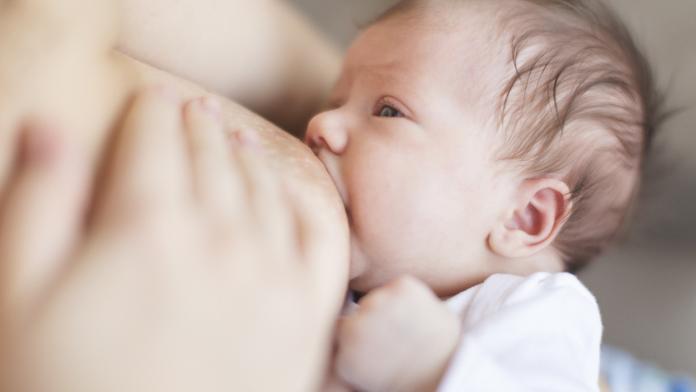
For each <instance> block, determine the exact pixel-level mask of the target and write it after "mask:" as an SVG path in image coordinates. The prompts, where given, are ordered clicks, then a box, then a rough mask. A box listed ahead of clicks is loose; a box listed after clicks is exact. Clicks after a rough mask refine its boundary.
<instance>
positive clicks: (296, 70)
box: [118, 0, 340, 134]
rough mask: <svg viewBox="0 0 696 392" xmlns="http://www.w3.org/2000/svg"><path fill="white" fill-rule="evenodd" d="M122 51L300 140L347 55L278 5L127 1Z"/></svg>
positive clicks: (227, 0) (263, 0) (270, 0)
mask: <svg viewBox="0 0 696 392" xmlns="http://www.w3.org/2000/svg"><path fill="white" fill-rule="evenodd" d="M122 4H123V29H122V31H121V34H120V36H119V40H118V48H119V49H120V50H122V51H123V52H124V53H126V54H128V55H129V56H132V57H134V58H136V59H138V60H140V61H142V62H145V63H148V64H150V65H153V66H155V67H157V68H159V69H162V70H165V71H167V72H170V73H172V74H175V75H179V76H181V77H183V78H186V79H189V80H191V81H193V82H196V83H198V84H200V85H201V86H203V87H205V88H207V89H209V90H211V91H214V92H216V93H218V94H221V95H223V96H226V97H228V98H231V99H234V100H236V101H238V102H240V103H241V104H243V105H245V106H247V107H249V108H251V109H252V110H254V111H256V112H257V113H260V114H261V115H262V116H264V117H266V118H268V119H270V120H271V121H273V122H274V123H276V124H279V125H280V126H281V127H283V128H285V129H286V130H290V131H291V132H293V133H295V134H299V133H301V132H303V131H304V127H305V125H306V122H307V120H308V119H309V117H310V116H311V115H312V114H313V113H314V112H316V111H317V109H318V108H319V106H320V105H321V104H322V102H323V100H324V98H325V96H326V95H327V94H328V91H329V89H330V88H331V85H332V84H333V82H334V79H335V77H336V76H337V74H338V71H339V67H340V58H339V52H338V50H337V49H336V47H335V46H334V45H332V43H331V42H329V41H328V40H327V39H326V38H325V37H323V36H322V35H321V34H320V33H319V32H318V31H317V30H316V29H315V28H313V26H312V25H311V24H310V23H309V22H308V21H307V20H305V19H304V18H303V16H302V15H300V14H299V13H298V12H297V11H296V10H295V9H293V7H292V6H290V5H289V4H287V2H284V1H278V0H255V1H248V0H223V1H221V0H179V1H172V0H150V1H147V2H143V1H141V0H124V1H123V2H122Z"/></svg>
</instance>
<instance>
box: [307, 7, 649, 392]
mask: <svg viewBox="0 0 696 392" xmlns="http://www.w3.org/2000/svg"><path fill="white" fill-rule="evenodd" d="M655 109H656V104H655V98H654V91H653V85H652V79H651V74H650V69H649V67H648V66H647V64H646V62H645V60H644V58H643V56H642V55H641V54H640V52H639V51H638V49H637V48H636V46H635V44H634V43H633V41H632V39H631V37H630V36H629V34H628V33H627V31H626V29H625V28H624V27H623V26H622V24H621V23H620V22H619V21H618V20H617V18H616V16H615V15H614V14H613V13H612V12H610V11H609V10H608V9H607V8H606V7H605V6H603V5H601V4H600V3H597V2H594V1H585V0H485V1H484V0H469V1H463V0H413V1H402V2H400V3H399V4H397V5H396V6H394V7H393V8H391V9H390V10H389V11H387V12H386V13H385V14H384V15H383V16H381V17H380V18H379V19H378V20H377V21H376V22H375V23H373V24H372V25H371V26H369V27H368V28H367V29H366V30H365V31H364V32H363V33H362V34H361V35H360V36H359V37H358V38H357V40H356V41H355V42H354V43H353V45H352V47H351V48H350V50H349V52H348V55H347V58H346V60H345V63H344V67H343V71H342V75H341V77H340V80H339V81H338V83H337V85H336V87H335V90H334V92H333V98H332V100H331V108H330V110H328V111H325V112H323V113H321V114H319V115H317V116H316V117H315V118H314V119H313V120H312V121H311V122H310V124H309V126H308V130H307V134H306V142H307V143H308V144H309V145H310V146H311V147H312V149H313V150H314V152H315V153H316V154H317V156H318V157H319V158H320V160H321V161H322V162H323V163H324V165H325V167H326V169H327V171H328V172H329V174H330V176H331V177H332V178H333V180H334V183H335V185H336V187H337V189H338V190H339V193H340V194H341V196H342V198H343V201H344V204H345V207H346V212H347V214H348V216H349V221H350V225H351V264H352V267H351V268H352V271H351V272H352V275H351V277H352V280H351V282H350V286H351V289H352V290H354V291H355V292H356V293H358V297H359V296H360V295H362V298H361V299H360V300H359V303H358V305H357V306H354V308H355V309H354V310H353V311H352V312H349V313H348V315H346V316H345V317H344V319H343V320H342V321H341V323H340V327H339V332H338V337H337V340H338V353H337V357H336V365H335V370H336V373H337V374H338V376H339V377H340V378H342V379H343V380H344V381H345V382H347V383H348V384H350V385H351V386H352V387H353V388H356V389H358V390H361V391H362V390H364V391H423V390H435V389H438V390H441V391H513V390H530V391H531V390H534V391H541V390H544V391H595V390H598V366H599V363H598V362H599V344H600V340H601V329H602V326H601V320H600V315H599V311H598V308H597V305H596V302H595V300H594V298H593V296H592V295H591V294H590V293H589V292H588V291H587V290H586V289H585V288H584V287H583V286H582V284H581V283H579V281H578V280H577V279H576V278H575V277H573V276H572V275H570V274H568V273H564V272H563V271H576V270H578V269H579V268H581V267H583V266H584V265H585V264H587V263H588V262H589V261H590V260H591V259H593V258H594V257H595V256H596V255H597V254H599V253H600V252H601V251H602V250H603V249H604V248H605V247H606V246H607V245H608V244H609V243H610V242H611V240H612V239H613V238H614V237H615V235H616V233H617V232H618V231H619V229H620V227H621V226H622V223H623V221H624V219H625V217H626V215H627V213H628V211H629V209H630V207H631V205H632V202H633V201H634V198H635V195H636V192H637V189H638V187H639V182H640V175H641V168H642V165H643V161H644V157H645V153H646V151H647V149H648V147H649V145H650V140H651V137H652V135H653V128H654V122H655V121H654V118H655V113H654V112H655ZM405 275H407V276H410V277H412V278H400V277H402V276H405ZM440 299H448V300H447V302H446V303H444V302H442V301H441V300H440Z"/></svg>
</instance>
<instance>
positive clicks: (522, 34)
mask: <svg viewBox="0 0 696 392" xmlns="http://www.w3.org/2000/svg"><path fill="white" fill-rule="evenodd" d="M445 3H446V4H448V5H453V4H456V3H459V4H465V3H466V2H464V1H461V0H431V1H426V0H406V1H402V2H400V3H399V4H397V5H396V6H394V7H393V8H391V9H390V10H388V11H387V12H386V13H385V14H383V15H382V16H381V17H380V19H379V20H382V19H386V18H390V17H392V16H394V15H410V16H411V17H416V15H417V13H418V12H417V11H418V9H419V7H421V6H424V5H426V4H429V5H437V4H445ZM500 3H501V7H500V8H501V10H500V11H499V12H497V13H496V15H497V16H498V22H499V27H500V29H499V31H500V34H501V36H503V37H510V40H511V42H510V46H509V48H510V52H509V55H510V58H509V63H510V64H511V70H510V73H509V75H505V78H504V79H505V80H504V82H503V84H502V86H501V87H502V88H501V92H500V94H499V99H498V101H499V104H498V110H497V113H498V122H497V127H498V129H499V130H500V132H501V133H502V134H503V139H504V143H502V144H501V148H500V150H499V151H498V153H499V155H498V157H499V158H500V160H502V161H506V162H509V163H511V164H513V165H515V166H516V167H517V168H519V169H520V170H521V171H522V172H523V173H524V174H525V175H526V176H530V177H536V176H538V177H541V176H556V177H558V178H561V179H563V180H564V181H566V183H567V184H568V186H569V187H570V189H571V193H570V195H568V197H569V199H570V200H571V201H572V203H573V207H572V211H571V212H570V213H569V214H568V215H567V216H566V217H565V219H566V221H565V225H564V226H563V228H562V229H561V231H560V232H559V234H558V237H557V238H556V240H555V241H554V244H553V246H554V248H555V249H556V250H557V251H558V252H559V253H560V255H561V257H562V259H563V261H564V263H565V265H566V268H567V270H569V271H572V272H575V271H577V270H578V269H580V268H582V267H583V266H585V265H586V264H587V263H588V262H589V261H591V260H592V259H593V258H594V257H595V256H597V255H598V254H599V253H601V252H602V251H603V250H604V249H605V248H606V247H607V245H609V244H610V243H611V242H612V241H613V240H614V239H615V237H616V236H617V234H618V233H620V231H621V229H622V227H623V224H624V221H625V220H626V218H627V216H628V215H629V211H630V210H631V209H632V206H633V204H634V203H635V200H636V196H637V193H638V189H639V186H640V178H641V172H642V171H643V170H642V169H643V166H644V164H645V160H646V156H647V153H648V151H649V148H650V145H651V144H652V140H653V138H654V135H655V131H656V129H657V127H658V125H659V124H660V123H661V122H662V120H663V119H664V116H663V115H662V101H663V100H662V96H661V95H660V94H659V93H658V91H657V89H656V87H655V83H654V79H653V74H652V71H651V68H650V66H649V64H648V62H647V60H646V58H645V56H644V55H643V54H642V52H641V51H640V50H639V48H638V46H637V45H636V43H635V41H634V40H633V38H632V37H631V35H630V34H629V31H628V29H627V28H626V27H625V26H624V25H623V24H622V22H621V21H620V20H619V18H618V17H617V15H616V14H615V13H614V12H613V11H612V10H611V9H610V8H609V7H607V6H606V5H605V4H603V3H601V2H600V1H599V0H508V1H500ZM411 11H416V12H411Z"/></svg>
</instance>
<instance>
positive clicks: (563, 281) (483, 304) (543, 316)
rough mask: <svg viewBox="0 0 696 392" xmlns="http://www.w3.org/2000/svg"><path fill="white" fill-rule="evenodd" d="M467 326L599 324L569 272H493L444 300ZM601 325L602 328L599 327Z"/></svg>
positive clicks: (589, 301) (588, 296)
mask: <svg viewBox="0 0 696 392" xmlns="http://www.w3.org/2000/svg"><path fill="white" fill-rule="evenodd" d="M447 304H448V306H449V307H450V308H451V309H452V310H453V311H455V312H457V313H458V314H460V316H461V318H462V322H463V324H464V326H465V328H466V327H473V326H475V325H477V324H481V323H486V324H488V323H490V322H498V323H501V322H505V323H514V324H519V325H525V324H527V325H530V326H531V325H534V326H535V327H536V328H538V327H539V325H538V324H539V323H540V322H544V323H546V325H547V326H549V327H551V326H552V325H556V324H559V323H560V324H566V323H567V322H577V321H581V322H582V323H583V324H585V323H590V324H594V325H599V326H601V319H600V315H599V307H598V306H597V301H596V300H595V297H594V296H593V295H592V293H591V292H590V291H589V290H588V289H587V288H586V287H585V286H584V285H583V284H582V282H580V281H579V280H578V278H577V277H575V276H574V275H572V274H569V273H547V272H541V273H535V274H533V275H530V276H526V277H523V276H516V275H508V274H495V275H492V276H490V277H489V278H488V279H486V281H484V282H483V283H481V284H479V285H477V286H474V287H472V288H470V289H468V290H466V291H464V292H462V293H460V294H458V295H456V296H454V297H452V298H450V299H449V300H448V301H447ZM600 328H601V327H600Z"/></svg>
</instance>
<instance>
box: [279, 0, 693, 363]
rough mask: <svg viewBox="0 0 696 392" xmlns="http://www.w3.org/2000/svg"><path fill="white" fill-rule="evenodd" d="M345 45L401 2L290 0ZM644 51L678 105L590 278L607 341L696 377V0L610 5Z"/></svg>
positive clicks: (631, 0) (586, 276) (671, 103)
mask: <svg viewBox="0 0 696 392" xmlns="http://www.w3.org/2000/svg"><path fill="white" fill-rule="evenodd" d="M290 2H291V3H294V4H295V5H296V6H297V7H298V8H300V9H301V10H303V11H304V12H305V14H306V15H308V16H309V17H310V18H311V19H313V20H314V22H315V23H316V24H317V25H318V26H319V27H320V28H321V29H322V30H324V31H325V32H326V33H327V34H328V35H329V36H330V37H331V38H332V39H333V40H334V41H335V42H336V43H337V44H338V45H340V46H341V47H343V48H345V47H347V45H348V44H349V43H350V40H351V38H352V37H353V36H354V35H355V34H356V33H357V26H360V25H364V24H365V23H367V22H369V21H370V20H371V19H372V18H374V17H375V16H376V15H378V14H379V13H380V12H381V11H382V10H384V9H386V8H387V7H388V6H389V5H391V4H393V3H395V1H394V0H350V1H345V0H290ZM609 3H610V4H612V5H613V6H614V7H615V8H616V9H617V10H618V11H619V13H620V14H621V15H622V16H623V18H624V21H625V22H626V23H627V24H628V25H629V27H631V29H632V31H633V32H634V35H635V36H636V37H637V39H638V41H639V42H640V43H641V44H642V46H643V47H644V49H645V51H646V53H647V55H648V57H649V59H650V61H651V62H652V64H653V65H654V67H655V70H656V74H657V77H658V80H659V83H660V86H661V87H662V88H663V89H664V90H665V91H666V93H667V96H668V101H667V104H668V107H670V108H675V109H680V112H679V113H678V114H677V115H675V116H674V117H673V118H672V119H671V120H670V121H669V122H668V123H666V124H665V127H664V128H663V129H662V131H661V134H660V136H659V137H658V140H657V144H656V146H655V147H656V148H655V154H654V156H653V157H652V158H653V159H652V162H651V164H650V167H649V169H648V178H647V181H646V184H645V186H644V191H643V195H642V200H641V204H640V205H639V206H638V208H637V211H636V212H637V214H636V215H637V216H636V218H635V220H634V222H633V225H632V227H631V229H630V230H629V232H628V233H627V234H626V236H625V237H626V238H625V239H624V241H623V243H622V244H621V245H620V246H618V247H616V248H615V249H614V250H613V251H611V252H610V253H608V254H606V255H605V256H604V257H602V258H601V259H600V260H597V262H596V263H595V264H594V265H592V266H591V267H590V268H589V269H587V270H586V271H584V272H583V273H582V274H581V279H582V280H583V281H584V282H585V283H586V284H587V285H588V286H589V288H590V289H591V290H592V291H593V292H594V294H595V295H596V296H597V299H598V301H599V304H600V307H601V309H602V315H603V318H604V323H605V342H607V343H610V344H613V345H616V346H619V347H621V348H623V349H626V350H628V351H630V352H631V353H633V354H634V355H635V356H637V357H639V358H641V359H644V360H647V361H650V362H654V363H655V364H657V365H659V366H660V367H663V368H665V369H668V370H670V371H675V372H685V373H687V374H690V375H692V376H696V174H695V173H696V0H665V1H654V0H611V1H609Z"/></svg>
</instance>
